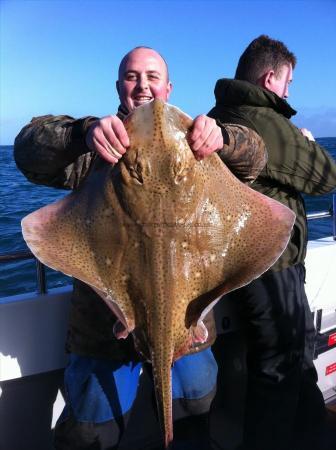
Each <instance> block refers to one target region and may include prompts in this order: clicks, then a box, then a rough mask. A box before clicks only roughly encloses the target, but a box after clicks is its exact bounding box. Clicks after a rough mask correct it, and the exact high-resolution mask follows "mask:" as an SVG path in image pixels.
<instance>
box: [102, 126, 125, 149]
mask: <svg viewBox="0 0 336 450" xmlns="http://www.w3.org/2000/svg"><path fill="white" fill-rule="evenodd" d="M102 132H103V137H102V138H101V141H103V142H102V143H103V145H104V147H106V149H107V150H109V151H111V152H112V153H113V152H117V153H119V154H120V155H123V154H124V153H125V152H126V148H125V147H124V145H123V144H122V143H121V141H120V140H119V138H118V136H116V135H115V132H114V131H113V130H112V129H111V128H108V129H103V130H102Z"/></svg>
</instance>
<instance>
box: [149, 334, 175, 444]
mask: <svg viewBox="0 0 336 450" xmlns="http://www.w3.org/2000/svg"><path fill="white" fill-rule="evenodd" d="M163 334H166V333H163ZM170 343H171V340H170V339H167V336H162V335H161V336H160V338H159V339H157V340H156V345H155V346H154V349H153V350H152V369H153V378H154V384H155V396H156V403H157V408H158V415H159V421H160V426H161V429H162V432H163V434H164V444H165V448H169V444H170V443H171V441H172V440H173V412H172V379H171V366H172V358H173V347H172V345H169V344H170Z"/></svg>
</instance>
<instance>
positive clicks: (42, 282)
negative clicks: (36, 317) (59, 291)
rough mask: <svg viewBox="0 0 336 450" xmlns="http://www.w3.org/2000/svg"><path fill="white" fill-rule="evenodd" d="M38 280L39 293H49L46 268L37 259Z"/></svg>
mask: <svg viewBox="0 0 336 450" xmlns="http://www.w3.org/2000/svg"><path fill="white" fill-rule="evenodd" d="M36 278H37V291H38V293H39V294H46V293H47V284H46V275H45V266H44V265H43V264H42V263H41V262H40V261H39V260H38V259H36Z"/></svg>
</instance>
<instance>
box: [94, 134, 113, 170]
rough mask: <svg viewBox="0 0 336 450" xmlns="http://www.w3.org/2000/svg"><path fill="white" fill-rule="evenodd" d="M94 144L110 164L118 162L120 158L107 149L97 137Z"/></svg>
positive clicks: (100, 154)
mask: <svg viewBox="0 0 336 450" xmlns="http://www.w3.org/2000/svg"><path fill="white" fill-rule="evenodd" d="M93 142H94V146H95V150H96V152H97V153H98V154H99V156H101V157H102V158H103V159H104V160H105V161H107V162H109V163H110V164H116V163H117V162H118V158H117V157H116V156H115V155H114V154H113V153H110V152H109V151H108V150H106V148H105V146H104V145H102V144H101V143H100V142H99V141H98V140H97V139H96V138H95V137H94V138H93Z"/></svg>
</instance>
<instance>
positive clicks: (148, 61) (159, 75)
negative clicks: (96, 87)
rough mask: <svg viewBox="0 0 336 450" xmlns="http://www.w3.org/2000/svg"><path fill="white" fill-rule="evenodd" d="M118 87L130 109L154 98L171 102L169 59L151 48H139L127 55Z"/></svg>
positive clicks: (121, 101) (119, 75)
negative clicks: (166, 59)
mask: <svg viewBox="0 0 336 450" xmlns="http://www.w3.org/2000/svg"><path fill="white" fill-rule="evenodd" d="M116 86H117V91H118V94H119V98H120V103H121V105H123V106H124V107H126V108H127V110H128V111H133V109H135V108H136V107H138V106H140V105H142V104H144V103H147V102H149V101H151V100H153V99H154V98H160V99H162V100H164V101H167V100H168V97H169V94H170V92H171V90H172V84H171V82H170V81H169V75H168V67H167V64H166V61H165V60H164V59H163V57H162V56H161V55H160V54H159V53H158V52H156V51H155V50H153V49H152V48H148V47H136V48H134V49H133V50H131V51H130V52H128V53H127V54H126V55H125V56H124V57H123V59H122V61H121V63H120V66H119V73H118V81H117V85H116Z"/></svg>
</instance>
